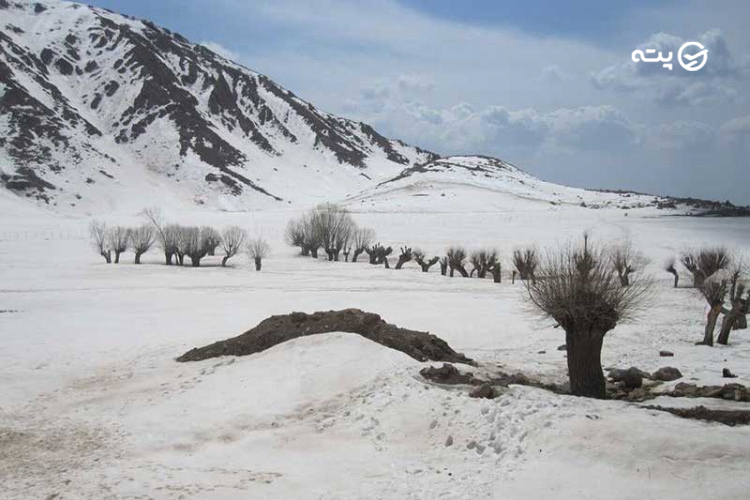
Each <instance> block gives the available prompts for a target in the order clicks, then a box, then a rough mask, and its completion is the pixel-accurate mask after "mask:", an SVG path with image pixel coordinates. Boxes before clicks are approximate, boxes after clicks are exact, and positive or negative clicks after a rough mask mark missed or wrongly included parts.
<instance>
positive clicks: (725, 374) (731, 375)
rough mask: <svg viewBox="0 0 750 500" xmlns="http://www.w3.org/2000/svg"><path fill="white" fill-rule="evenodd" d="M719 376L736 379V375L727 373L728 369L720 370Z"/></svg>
mask: <svg viewBox="0 0 750 500" xmlns="http://www.w3.org/2000/svg"><path fill="white" fill-rule="evenodd" d="M721 376H722V377H724V378H737V375H735V374H734V373H732V372H730V371H729V368H724V369H723V370H721Z"/></svg>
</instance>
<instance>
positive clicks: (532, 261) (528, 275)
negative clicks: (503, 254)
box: [512, 247, 539, 282]
mask: <svg viewBox="0 0 750 500" xmlns="http://www.w3.org/2000/svg"><path fill="white" fill-rule="evenodd" d="M512 260H513V265H514V266H515V268H516V270H517V271H518V276H519V277H520V278H521V279H522V280H523V281H526V280H531V281H532V282H534V281H536V269H537V267H538V266H539V256H538V254H537V250H536V248H532V247H528V248H524V249H516V250H513V258H512Z"/></svg>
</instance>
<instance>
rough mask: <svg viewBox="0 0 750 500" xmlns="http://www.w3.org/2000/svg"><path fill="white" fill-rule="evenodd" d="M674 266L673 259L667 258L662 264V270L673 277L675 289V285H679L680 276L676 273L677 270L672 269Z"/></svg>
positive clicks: (674, 261)
mask: <svg viewBox="0 0 750 500" xmlns="http://www.w3.org/2000/svg"><path fill="white" fill-rule="evenodd" d="M675 264H676V259H675V258H674V257H670V258H668V259H667V260H666V261H665V262H664V270H665V271H666V272H668V273H669V274H671V275H672V276H674V287H675V288H677V285H679V283H680V274H679V273H678V272H677V268H676V267H674V266H675Z"/></svg>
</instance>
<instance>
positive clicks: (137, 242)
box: [130, 224, 156, 264]
mask: <svg viewBox="0 0 750 500" xmlns="http://www.w3.org/2000/svg"><path fill="white" fill-rule="evenodd" d="M155 234H156V230H155V229H154V226H152V225H151V224H143V225H141V226H138V227H135V228H132V229H131V230H130V244H131V246H132V247H133V251H134V252H135V263H136V264H140V263H141V256H142V255H143V254H144V253H146V252H148V251H149V250H151V247H152V246H153V245H154V241H155Z"/></svg>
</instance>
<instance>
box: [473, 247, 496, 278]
mask: <svg viewBox="0 0 750 500" xmlns="http://www.w3.org/2000/svg"><path fill="white" fill-rule="evenodd" d="M469 262H471V265H472V270H471V276H474V273H477V278H485V277H486V276H487V273H488V272H492V270H493V268H494V267H495V265H496V264H497V263H498V260H497V251H496V250H477V251H476V252H472V253H471V257H470V258H469Z"/></svg>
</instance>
